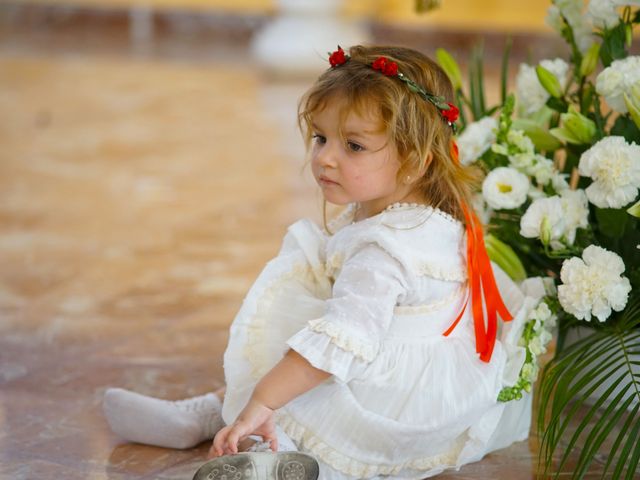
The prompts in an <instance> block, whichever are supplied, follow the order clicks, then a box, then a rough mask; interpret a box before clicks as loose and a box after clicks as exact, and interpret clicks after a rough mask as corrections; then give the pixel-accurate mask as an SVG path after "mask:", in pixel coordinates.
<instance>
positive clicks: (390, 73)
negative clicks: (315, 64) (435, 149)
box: [329, 45, 460, 132]
mask: <svg viewBox="0 0 640 480" xmlns="http://www.w3.org/2000/svg"><path fill="white" fill-rule="evenodd" d="M350 58H351V57H350V56H349V55H346V54H345V53H344V50H343V49H342V47H340V46H339V45H338V50H336V51H335V52H333V53H330V54H329V63H330V64H331V68H335V67H339V66H340V65H343V64H345V63H346V62H347V61H348V60H349V59H350ZM369 66H370V67H371V68H373V69H374V70H377V71H379V72H380V73H382V74H384V75H386V76H387V77H395V78H397V79H399V80H402V81H403V82H404V83H406V84H407V86H408V87H409V90H411V91H412V92H415V93H417V94H418V95H420V96H421V97H422V98H424V99H425V100H426V101H427V102H429V103H431V104H433V106H435V107H436V108H437V109H438V112H440V115H441V116H442V118H443V119H444V120H445V121H446V122H447V124H448V125H449V126H450V127H451V128H452V129H453V131H454V132H455V131H456V125H455V122H456V120H458V114H459V113H460V111H459V110H458V107H456V106H455V105H454V104H452V103H448V102H446V101H445V99H444V97H439V96H436V95H433V94H431V93H429V92H427V91H426V90H425V89H424V88H422V87H421V86H420V85H418V84H417V83H416V82H414V81H413V80H411V79H410V78H407V77H406V76H404V75H403V74H402V73H401V72H399V71H398V64H397V63H396V62H393V61H391V60H389V59H388V58H387V57H378V58H377V59H376V60H375V61H374V62H373V63H372V64H370V65H369Z"/></svg>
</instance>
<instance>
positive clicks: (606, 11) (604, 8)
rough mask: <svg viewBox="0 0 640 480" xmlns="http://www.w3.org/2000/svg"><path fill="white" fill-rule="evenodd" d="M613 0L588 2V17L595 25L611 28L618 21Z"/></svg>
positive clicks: (592, 0) (618, 17)
mask: <svg viewBox="0 0 640 480" xmlns="http://www.w3.org/2000/svg"><path fill="white" fill-rule="evenodd" d="M616 7H617V5H616V3H615V2H614V0H591V1H590V2H589V8H588V12H589V18H590V19H591V22H592V23H593V25H594V26H595V27H598V28H601V29H611V28H613V27H615V26H616V25H618V24H619V23H620V16H619V15H618V12H617V11H616Z"/></svg>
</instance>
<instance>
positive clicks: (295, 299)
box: [223, 204, 532, 480]
mask: <svg viewBox="0 0 640 480" xmlns="http://www.w3.org/2000/svg"><path fill="white" fill-rule="evenodd" d="M351 217H352V211H351V209H347V211H346V212H345V213H344V214H343V215H342V216H341V217H340V218H339V219H337V221H336V222H334V223H333V224H332V225H330V228H331V229H336V230H335V233H334V234H333V235H328V234H326V233H324V232H323V231H321V230H320V228H318V226H316V225H315V224H314V223H312V222H310V221H308V220H301V221H298V222H296V223H294V224H293V225H292V226H291V227H289V229H288V232H287V234H286V236H285V239H284V242H283V245H282V248H281V250H280V253H279V254H278V256H277V257H276V258H275V259H273V260H272V261H270V262H269V263H268V264H267V266H266V267H265V269H264V270H263V272H262V273H261V274H260V276H259V277H258V279H257V280H256V282H255V284H254V285H253V287H252V288H251V290H250V291H249V293H248V295H247V297H246V299H245V300H244V303H243V305H242V308H241V310H240V312H239V313H238V315H237V317H236V319H235V320H234V322H233V324H232V326H231V333H230V338H229V345H228V347H227V350H226V352H225V356H224V369H225V377H226V382H227V393H226V397H225V401H224V406H223V417H224V420H225V421H226V422H228V423H229V422H232V421H233V420H235V418H236V416H237V415H238V413H239V412H240V411H241V410H242V408H243V407H244V405H245V404H246V402H247V400H248V399H249V397H250V395H251V392H252V390H253V388H254V386H255V384H256V383H257V381H258V380H259V379H260V378H261V377H262V376H263V375H264V374H265V373H266V372H267V371H269V369H271V368H272V367H273V366H274V365H275V364H276V363H277V362H278V361H279V360H280V359H281V358H282V356H283V354H284V353H285V352H286V351H287V349H289V348H291V349H294V350H295V351H297V352H298V353H300V354H301V355H302V356H304V357H305V358H306V359H307V360H308V361H309V362H310V363H311V364H312V365H314V366H315V367H317V368H319V369H322V370H325V371H327V372H330V373H332V374H333V375H332V377H330V378H329V379H328V380H327V381H325V382H324V383H322V384H321V385H319V386H318V387H316V388H314V389H313V390H311V391H309V392H307V393H305V394H303V395H301V396H300V397H298V398H296V399H295V400H293V401H291V402H290V403H289V404H287V405H286V406H285V407H283V408H282V409H280V410H279V411H278V412H277V415H276V421H277V423H278V425H279V426H280V427H281V428H282V429H283V430H284V431H285V432H286V434H287V435H288V436H289V437H290V438H291V439H292V440H293V441H294V442H295V443H296V445H297V446H298V448H299V449H300V450H301V451H306V452H309V453H311V454H313V455H314V456H315V457H316V458H317V459H318V460H319V462H320V464H321V478H322V479H325V480H326V479H349V478H359V479H364V478H416V479H418V478H425V477H428V476H432V475H435V474H437V473H440V472H442V471H443V470H445V469H448V468H459V467H460V466H461V465H463V464H465V463H469V462H472V461H476V460H478V459H480V458H482V457H483V456H484V455H485V454H486V453H488V452H489V451H491V450H494V449H497V448H502V447H505V446H507V445H509V444H511V443H512V442H514V441H517V440H523V439H525V438H527V436H528V433H529V426H530V416H531V399H530V397H529V396H528V395H526V396H525V397H524V398H523V399H522V400H519V401H511V402H508V403H500V402H498V401H497V396H498V393H499V392H500V390H501V389H502V388H503V387H504V386H510V385H513V384H514V383H515V381H516V379H517V375H518V372H519V371H520V368H521V366H522V364H523V362H524V349H522V348H520V347H518V346H517V340H518V338H519V336H520V333H521V331H522V327H523V324H524V321H525V318H524V317H525V313H526V312H525V310H526V305H527V304H530V303H532V302H527V301H525V300H526V297H525V296H524V295H523V294H522V293H521V291H520V289H519V288H518V287H517V286H516V285H515V284H513V283H512V282H511V281H510V280H509V279H508V277H506V275H505V274H504V273H503V272H501V271H500V270H499V269H497V267H495V266H494V270H495V271H496V272H495V273H496V279H497V281H498V285H499V288H500V291H501V293H502V295H503V298H504V300H505V303H506V305H507V307H508V308H509V309H510V311H511V313H512V314H513V315H514V317H515V319H514V321H512V322H510V323H509V324H507V325H508V326H507V327H506V328H503V329H502V333H501V337H499V340H498V341H497V342H496V346H495V349H494V351H493V356H492V358H491V361H490V362H489V363H485V362H482V361H481V360H480V359H479V358H478V355H477V354H476V352H475V338H474V333H473V319H472V316H471V308H470V307H469V308H467V309H466V311H465V314H464V316H463V318H462V319H461V321H460V323H459V324H458V326H457V327H456V328H455V330H454V331H453V333H451V334H450V335H449V336H447V337H445V336H443V332H444V331H445V330H446V329H447V328H448V327H449V326H450V325H451V323H452V322H453V320H454V319H455V318H456V316H457V314H458V313H459V311H460V310H461V308H462V305H463V303H464V300H465V296H466V285H467V284H466V263H465V262H466V260H465V253H464V252H466V247H465V235H464V228H463V226H462V224H461V223H460V222H458V221H456V220H455V219H454V218H452V217H451V216H449V215H447V214H445V213H443V212H441V211H439V210H435V209H432V208H430V207H425V206H418V205H407V204H395V205H392V206H391V207H389V208H388V209H387V210H385V211H384V212H382V213H381V214H379V215H376V216H374V217H371V218H368V219H366V220H363V221H360V222H357V223H350V222H351Z"/></svg>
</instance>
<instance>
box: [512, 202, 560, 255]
mask: <svg viewBox="0 0 640 480" xmlns="http://www.w3.org/2000/svg"><path fill="white" fill-rule="evenodd" d="M565 225H566V223H565V219H564V215H563V212H562V202H561V200H560V197H559V196H557V195H556V196H553V197H548V198H539V199H537V200H534V202H533V203H532V204H531V205H529V208H527V211H526V212H525V213H524V215H523V216H522V218H520V235H522V236H523V237H525V238H542V236H543V234H545V235H548V239H549V243H550V245H551V247H552V248H554V249H558V248H562V246H563V245H562V243H561V242H560V239H561V238H562V236H563V235H564V232H565ZM543 229H544V230H545V232H543Z"/></svg>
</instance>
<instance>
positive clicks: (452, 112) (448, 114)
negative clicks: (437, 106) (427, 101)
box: [440, 103, 460, 123]
mask: <svg viewBox="0 0 640 480" xmlns="http://www.w3.org/2000/svg"><path fill="white" fill-rule="evenodd" d="M447 105H449V110H440V115H442V116H443V117H444V119H445V120H446V121H447V122H449V123H455V122H456V120H458V115H459V114H460V110H458V107H456V106H455V105H454V104H453V103H447Z"/></svg>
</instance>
